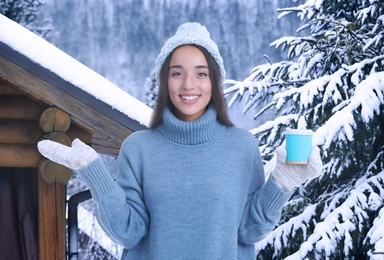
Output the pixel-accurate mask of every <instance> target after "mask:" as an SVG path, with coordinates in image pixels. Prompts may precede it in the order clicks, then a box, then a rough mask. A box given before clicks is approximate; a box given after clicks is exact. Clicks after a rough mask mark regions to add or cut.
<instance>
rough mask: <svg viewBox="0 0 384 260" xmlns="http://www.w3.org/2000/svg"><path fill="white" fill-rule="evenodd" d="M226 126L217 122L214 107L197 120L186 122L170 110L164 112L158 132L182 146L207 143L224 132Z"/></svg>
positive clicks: (209, 108) (210, 107)
mask: <svg viewBox="0 0 384 260" xmlns="http://www.w3.org/2000/svg"><path fill="white" fill-rule="evenodd" d="M224 128H225V125H222V124H220V123H219V121H217V112H216V109H215V108H214V107H213V106H209V107H208V109H207V111H206V112H205V113H204V114H203V115H202V116H201V117H200V118H199V119H197V120H195V121H192V122H185V121H181V120H180V119H178V118H177V117H176V116H175V115H174V114H173V113H172V112H171V110H170V109H169V108H166V109H165V110H164V114H163V122H162V123H161V124H160V125H159V126H158V128H157V130H158V131H159V132H160V133H161V134H162V135H163V136H164V137H165V138H167V139H169V140H171V141H172V142H175V143H178V144H182V145H195V144H201V143H205V142H207V141H209V140H211V139H212V138H214V137H215V136H216V135H217V134H218V133H220V132H221V131H223V130H224Z"/></svg>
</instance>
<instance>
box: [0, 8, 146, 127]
mask: <svg viewBox="0 0 384 260" xmlns="http://www.w3.org/2000/svg"><path fill="white" fill-rule="evenodd" d="M0 42H3V43H5V44H6V45H8V46H9V47H10V48H12V49H14V50H15V51H17V52H19V53H21V54H23V55H24V56H26V57H28V58H29V59H31V60H32V61H33V62H35V63H37V64H39V65H41V66H42V67H44V68H46V69H48V70H50V71H52V72H53V73H55V74H57V75H58V76H59V77H61V78H62V79H64V80H65V81H68V82H70V83H71V84H73V85H74V86H76V87H78V88H80V89H82V90H83V91H85V92H87V93H88V94H90V95H92V96H94V97H95V98H96V99H99V100H101V101H103V102H104V103H107V104H109V105H110V106H111V107H112V108H114V109H116V110H118V111H120V112H122V113H123V114H125V115H127V116H128V117H129V118H131V119H133V120H136V121H137V122H139V123H140V124H141V125H144V126H148V125H149V121H150V118H151V115H152V111H153V110H152V109H151V108H150V107H148V106H147V105H145V104H144V103H142V102H140V101H139V100H137V99H136V98H134V97H132V96H131V95H130V94H128V93H127V92H125V91H124V90H122V89H121V88H119V87H117V86H116V85H114V84H113V83H112V82H110V81H109V80H107V79H106V78H104V77H103V76H101V75H100V74H98V73H96V72H95V71H93V70H92V69H90V68H88V67H87V66H85V65H84V64H82V63H80V62H79V61H77V60H75V59H74V58H72V57H71V56H69V55H68V54H66V53H65V52H63V51H61V50H60V49H58V48H57V47H55V46H54V45H52V44H50V43H49V42H47V41H46V40H44V39H43V38H41V37H39V36H37V35H36V34H34V33H32V32H31V31H29V30H28V29H26V28H24V27H23V26H21V25H19V24H17V23H16V22H14V21H12V20H10V19H8V18H7V17H5V16H3V15H1V14H0Z"/></svg>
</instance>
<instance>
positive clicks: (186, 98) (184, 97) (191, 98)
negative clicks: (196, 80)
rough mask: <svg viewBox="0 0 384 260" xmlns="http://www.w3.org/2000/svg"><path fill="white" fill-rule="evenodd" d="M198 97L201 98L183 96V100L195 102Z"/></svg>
mask: <svg viewBox="0 0 384 260" xmlns="http://www.w3.org/2000/svg"><path fill="white" fill-rule="evenodd" d="M198 97H199V96H182V97H181V98H182V99H185V100H194V99H197V98H198Z"/></svg>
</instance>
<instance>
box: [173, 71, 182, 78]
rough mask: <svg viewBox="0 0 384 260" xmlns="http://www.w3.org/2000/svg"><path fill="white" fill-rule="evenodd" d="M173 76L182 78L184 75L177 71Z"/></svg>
mask: <svg viewBox="0 0 384 260" xmlns="http://www.w3.org/2000/svg"><path fill="white" fill-rule="evenodd" d="M171 76H172V77H181V76H182V74H181V72H178V71H175V72H171Z"/></svg>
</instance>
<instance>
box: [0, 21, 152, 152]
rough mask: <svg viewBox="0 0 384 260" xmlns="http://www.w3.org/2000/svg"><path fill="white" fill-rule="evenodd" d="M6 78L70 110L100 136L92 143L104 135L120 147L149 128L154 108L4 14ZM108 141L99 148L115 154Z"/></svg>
mask: <svg viewBox="0 0 384 260" xmlns="http://www.w3.org/2000/svg"><path fill="white" fill-rule="evenodd" d="M11 32H12V33H11ZM15 35H16V36H15ZM0 79H1V80H2V81H3V82H7V84H8V85H11V86H14V87H16V88H17V89H18V90H20V91H21V93H24V94H25V95H26V96H27V97H28V98H30V99H33V100H34V101H36V102H39V103H40V104H45V105H47V106H54V107H58V108H60V109H61V110H63V111H64V112H66V113H68V114H69V115H70V116H71V121H72V122H73V123H74V124H75V125H77V126H78V127H80V128H82V129H85V130H86V131H88V132H90V133H91V134H92V135H93V136H94V137H95V138H93V141H92V143H91V144H92V145H95V144H96V143H97V142H98V141H95V140H100V139H102V140H104V141H103V142H104V144H105V142H109V143H111V144H113V145H112V146H115V147H119V146H120V145H121V143H122V141H123V140H124V139H125V138H126V136H128V135H129V134H131V133H132V132H135V131H138V130H143V129H146V128H147V125H148V122H149V118H150V115H151V113H152V109H150V108H149V107H147V106H146V105H145V104H143V103H142V102H140V101H138V100H137V99H135V98H133V97H132V96H130V95H129V94H128V93H127V92H125V91H123V90H121V89H120V88H118V87H117V86H115V85H114V84H112V83H111V82H109V81H108V80H106V79H105V78H104V77H102V76H100V75H99V74H98V73H96V72H94V71H93V70H91V69H89V68H88V67H86V66H85V65H83V64H81V63H79V62H78V61H76V60H75V59H73V58H72V57H70V56H69V55H67V54H65V53H64V52H62V51H61V50H59V49H58V48H56V47H55V46H53V45H52V44H50V43H48V42H47V41H45V40H44V39H42V38H41V37H39V36H37V35H35V34H33V33H31V32H30V31H29V30H27V29H26V28H24V27H22V26H20V25H18V24H16V23H14V22H13V21H11V20H9V19H8V18H6V17H5V16H2V15H0ZM103 147H110V145H100V143H99V147H98V148H99V149H98V150H97V151H98V152H101V153H105V154H111V152H108V151H106V150H105V151H104V149H103ZM112 155H116V151H115V152H112Z"/></svg>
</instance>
